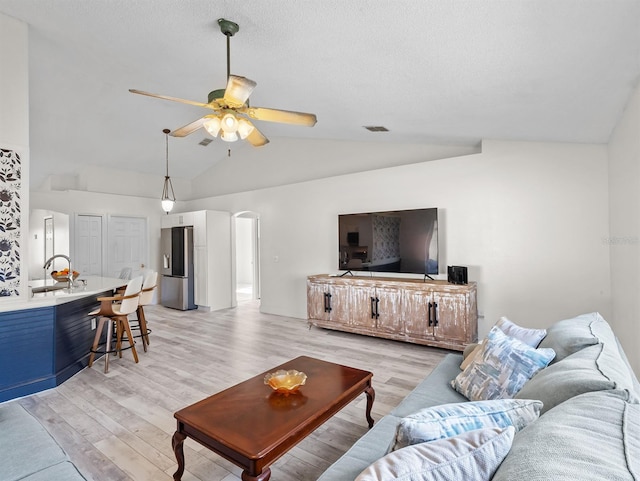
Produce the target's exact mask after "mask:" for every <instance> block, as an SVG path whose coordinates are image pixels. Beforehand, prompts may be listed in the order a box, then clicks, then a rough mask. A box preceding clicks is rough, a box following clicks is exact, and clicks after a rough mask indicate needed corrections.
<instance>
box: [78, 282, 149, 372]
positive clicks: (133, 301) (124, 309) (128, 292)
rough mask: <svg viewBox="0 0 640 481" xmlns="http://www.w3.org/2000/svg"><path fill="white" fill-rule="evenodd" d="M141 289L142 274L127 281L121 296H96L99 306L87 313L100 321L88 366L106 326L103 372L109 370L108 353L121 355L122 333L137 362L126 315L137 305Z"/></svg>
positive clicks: (91, 362) (90, 364) (91, 363)
mask: <svg viewBox="0 0 640 481" xmlns="http://www.w3.org/2000/svg"><path fill="white" fill-rule="evenodd" d="M141 289H142V276H138V277H136V278H134V279H131V280H130V281H129V282H128V283H127V288H126V289H125V291H124V295H123V296H113V297H98V301H100V308H99V309H96V310H95V311H92V312H90V313H89V315H90V316H100V322H99V324H98V328H97V329H96V336H95V338H94V340H93V346H92V347H91V355H90V356H89V367H91V366H92V365H93V360H94V358H95V355H96V354H97V353H99V352H102V351H98V346H99V345H100V337H102V329H103V328H104V327H105V326H106V329H107V341H106V344H105V349H104V372H105V373H107V372H108V371H109V354H111V353H117V354H118V356H119V357H122V335H123V334H126V335H127V339H128V341H129V346H130V348H131V353H132V354H133V359H134V360H135V362H138V353H137V352H136V347H135V342H134V340H133V335H132V334H131V326H130V325H129V319H128V317H127V316H128V315H129V314H131V313H132V312H134V311H135V310H136V309H137V307H138V299H139V298H140V291H141ZM114 323H115V334H116V348H115V350H113V349H111V344H112V335H113V331H114Z"/></svg>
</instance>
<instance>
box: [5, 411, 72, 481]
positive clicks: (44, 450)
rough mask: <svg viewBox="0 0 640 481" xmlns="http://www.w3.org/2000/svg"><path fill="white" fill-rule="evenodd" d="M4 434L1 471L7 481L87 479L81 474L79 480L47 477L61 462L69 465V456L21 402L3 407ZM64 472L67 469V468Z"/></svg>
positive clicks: (62, 468)
mask: <svg viewBox="0 0 640 481" xmlns="http://www.w3.org/2000/svg"><path fill="white" fill-rule="evenodd" d="M0 433H2V434H1V435H0V456H1V459H2V467H1V468H0V470H1V472H2V475H1V477H2V480H3V481H14V480H19V479H84V478H83V477H82V476H80V474H77V477H76V478H71V477H66V478H56V477H55V476H53V477H52V476H49V475H48V474H47V472H46V471H45V470H46V469H47V468H50V467H52V466H55V465H57V464H59V463H64V464H68V463H67V461H68V458H67V455H66V454H65V452H64V451H63V450H62V448H61V447H60V446H58V444H57V443H56V441H55V440H54V439H53V438H52V437H51V435H50V434H49V432H48V431H47V430H46V429H45V428H44V427H43V426H42V424H40V422H39V421H38V420H37V419H35V418H34V417H33V416H32V415H31V414H29V412H27V411H26V410H25V409H24V408H23V407H22V406H21V405H20V404H18V403H17V402H10V403H6V404H3V405H1V406H0ZM60 469H61V470H64V469H66V468H65V467H64V466H63V467H60ZM74 469H75V468H74ZM52 472H53V471H52ZM38 473H40V474H38ZM29 476H36V477H34V478H29ZM37 476H41V478H37ZM42 476H44V477H42Z"/></svg>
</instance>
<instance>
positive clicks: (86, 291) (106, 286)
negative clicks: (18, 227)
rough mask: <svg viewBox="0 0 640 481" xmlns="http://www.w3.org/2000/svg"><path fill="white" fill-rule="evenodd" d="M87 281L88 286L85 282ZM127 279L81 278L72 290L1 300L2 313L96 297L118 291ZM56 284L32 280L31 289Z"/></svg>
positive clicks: (30, 282)
mask: <svg viewBox="0 0 640 481" xmlns="http://www.w3.org/2000/svg"><path fill="white" fill-rule="evenodd" d="M83 281H86V284H85V282H83ZM127 282H128V281H127V280H125V279H117V278H113V277H98V276H80V277H79V278H78V279H76V280H75V282H74V287H72V288H71V289H69V288H64V289H59V290H55V291H49V292H39V293H35V294H33V297H30V298H28V297H27V298H6V299H2V300H0V312H8V311H18V310H24V309H36V308H39V307H48V306H55V305H56V304H63V303H65V302H70V301H73V300H76V299H80V298H83V297H89V296H96V295H97V294H99V293H101V292H104V291H109V290H113V289H116V288H118V287H121V286H125V285H126V284H127ZM54 284H56V281H54V280H53V279H47V280H44V279H42V280H31V281H29V287H31V288H33V287H43V286H52V285H54Z"/></svg>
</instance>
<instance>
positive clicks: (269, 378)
mask: <svg viewBox="0 0 640 481" xmlns="http://www.w3.org/2000/svg"><path fill="white" fill-rule="evenodd" d="M305 382H307V375H306V374H305V373H303V372H300V371H296V370H295V369H291V370H290V371H285V370H284V369H280V370H279V371H276V372H272V373H269V374H267V375H266V376H265V377H264V383H265V384H268V385H269V386H270V387H271V389H273V390H274V391H276V392H279V393H283V394H290V393H293V392H296V391H297V390H298V389H299V388H300V386H303V385H304V383H305Z"/></svg>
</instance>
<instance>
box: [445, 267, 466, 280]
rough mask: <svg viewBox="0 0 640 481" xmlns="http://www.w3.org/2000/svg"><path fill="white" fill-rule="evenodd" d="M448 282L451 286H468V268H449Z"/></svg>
mask: <svg viewBox="0 0 640 481" xmlns="http://www.w3.org/2000/svg"><path fill="white" fill-rule="evenodd" d="M447 280H448V281H449V282H450V283H451V284H466V283H467V268H466V267H465V266H447Z"/></svg>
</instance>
